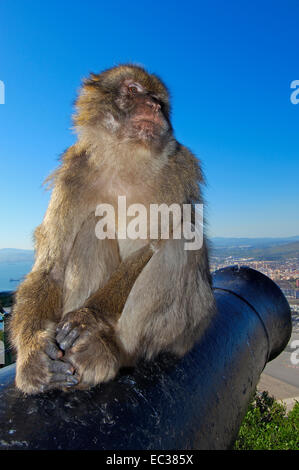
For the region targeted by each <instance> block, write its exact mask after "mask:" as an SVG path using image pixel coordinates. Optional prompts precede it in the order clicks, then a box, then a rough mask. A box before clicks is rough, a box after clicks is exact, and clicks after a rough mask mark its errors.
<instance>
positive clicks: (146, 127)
mask: <svg viewBox="0 0 299 470" xmlns="http://www.w3.org/2000/svg"><path fill="white" fill-rule="evenodd" d="M131 122H132V126H133V128H134V129H136V130H137V131H139V132H141V133H144V134H145V135H148V136H154V135H158V134H160V132H161V129H162V128H163V125H164V121H163V119H162V117H161V115H160V113H144V114H143V113H142V114H138V115H137V116H134V117H133V118H132V119H131Z"/></svg>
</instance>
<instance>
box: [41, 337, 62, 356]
mask: <svg viewBox="0 0 299 470" xmlns="http://www.w3.org/2000/svg"><path fill="white" fill-rule="evenodd" d="M45 353H46V354H47V355H48V356H49V357H50V358H51V359H54V360H55V359H60V358H61V357H62V356H63V352H62V351H61V350H60V349H59V347H58V346H57V345H56V344H55V343H54V342H52V341H48V342H47V344H46V347H45Z"/></svg>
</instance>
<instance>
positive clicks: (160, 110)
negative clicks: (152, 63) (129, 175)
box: [75, 65, 172, 148]
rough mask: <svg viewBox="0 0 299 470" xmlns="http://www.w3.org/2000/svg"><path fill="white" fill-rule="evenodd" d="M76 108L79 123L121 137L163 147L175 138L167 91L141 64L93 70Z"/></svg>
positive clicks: (78, 124)
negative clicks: (97, 72) (94, 71)
mask: <svg viewBox="0 0 299 470" xmlns="http://www.w3.org/2000/svg"><path fill="white" fill-rule="evenodd" d="M77 109H78V114H77V115H76V116H75V123H76V125H77V126H78V127H80V126H81V127H84V126H93V127H95V128H98V129H99V130H100V129H101V128H102V129H103V128H104V129H105V130H106V131H108V132H109V133H111V134H113V135H115V136H116V138H118V139H120V140H125V141H128V140H129V141H133V142H136V143H140V144H141V145H146V146H153V147H158V148H162V147H163V145H165V144H166V143H167V142H168V141H169V140H170V139H171V138H172V127H171V124H170V120H169V109H170V105H169V95H168V91H167V89H166V87H165V85H164V84H163V83H162V82H161V80H160V79H159V78H157V77H156V76H155V75H150V74H148V73H147V72H146V71H145V70H144V69H142V68H141V67H136V66H131V65H129V66H119V67H115V68H113V69H110V70H107V71H106V72H103V73H101V74H99V75H94V74H92V75H91V77H90V78H89V79H87V80H85V82H84V85H83V89H82V93H81V94H80V96H79V98H78V101H77Z"/></svg>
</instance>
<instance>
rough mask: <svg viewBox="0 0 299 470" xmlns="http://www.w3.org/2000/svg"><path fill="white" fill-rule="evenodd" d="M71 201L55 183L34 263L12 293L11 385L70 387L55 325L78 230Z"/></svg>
mask: <svg viewBox="0 0 299 470" xmlns="http://www.w3.org/2000/svg"><path fill="white" fill-rule="evenodd" d="M73 210H74V201H72V200H70V198H69V195H68V194H66V193H65V191H63V190H62V189H61V188H57V187H55V188H54V190H53V193H52V197H51V201H50V204H49V207H48V210H47V213H46V215H45V218H44V221H43V223H42V224H41V226H40V227H38V228H37V230H36V232H35V241H36V250H35V251H36V261H35V264H34V266H33V269H32V271H31V273H30V274H29V275H28V276H27V277H26V279H25V281H24V282H23V283H22V284H21V286H20V287H19V289H18V291H17V295H16V303H15V305H14V308H13V313H12V319H11V322H10V339H11V342H12V344H13V346H14V347H15V348H16V350H17V373H16V385H17V387H18V388H20V389H21V390H22V391H24V392H26V393H38V392H40V391H44V390H45V389H47V388H52V387H57V386H58V385H64V386H67V385H72V384H74V383H76V382H77V380H76V379H75V377H72V372H73V368H72V367H71V366H70V365H69V364H67V363H63V362H62V361H59V358H60V357H61V356H62V352H61V351H60V350H59V348H58V347H57V345H56V344H55V326H56V324H57V322H58V321H59V319H60V317H61V312H62V289H63V276H64V269H65V265H66V262H67V258H68V255H69V252H70V249H71V247H72V244H73V241H74V238H75V236H76V233H77V231H78V229H79V226H80V223H82V221H81V220H80V217H81V212H80V211H77V212H78V216H76V217H74V215H73V214H74V212H73Z"/></svg>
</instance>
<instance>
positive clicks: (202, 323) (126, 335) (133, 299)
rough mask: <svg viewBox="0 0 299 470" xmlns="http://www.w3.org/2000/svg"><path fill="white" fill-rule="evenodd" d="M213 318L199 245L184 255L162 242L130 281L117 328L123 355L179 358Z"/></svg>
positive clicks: (181, 248)
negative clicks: (167, 354) (169, 354)
mask: <svg viewBox="0 0 299 470" xmlns="http://www.w3.org/2000/svg"><path fill="white" fill-rule="evenodd" d="M214 312H215V300H214V295H213V291H212V287H211V279H210V272H209V263H208V256H207V249H206V246H205V243H203V246H202V248H201V249H198V250H194V251H193V250H186V249H185V240H184V239H182V240H166V241H165V242H164V243H163V244H162V245H161V247H160V248H159V250H157V251H156V252H155V253H154V255H153V256H152V258H151V260H150V261H149V263H148V264H147V265H146V266H145V268H144V270H143V271H142V273H141V274H140V276H139V277H138V279H137V280H136V283H135V284H134V286H133V289H132V291H131V293H130V296H129V297H128V300H127V302H126V305H125V307H124V310H123V312H122V315H121V317H120V320H119V322H118V325H117V336H118V339H119V342H120V343H121V345H122V348H123V350H124V351H125V353H126V354H128V355H132V356H138V357H139V356H140V355H141V356H143V357H146V358H147V359H150V358H152V357H154V356H156V355H157V354H158V353H159V352H161V351H170V352H173V353H175V354H177V355H179V356H180V355H183V354H185V353H186V352H187V351H188V350H189V349H190V348H191V347H192V346H193V345H194V343H195V341H196V340H197V339H198V338H199V337H200V335H201V334H202V333H203V331H204V330H205V327H206V325H207V323H208V322H209V321H210V320H211V318H212V316H213V314H214Z"/></svg>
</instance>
